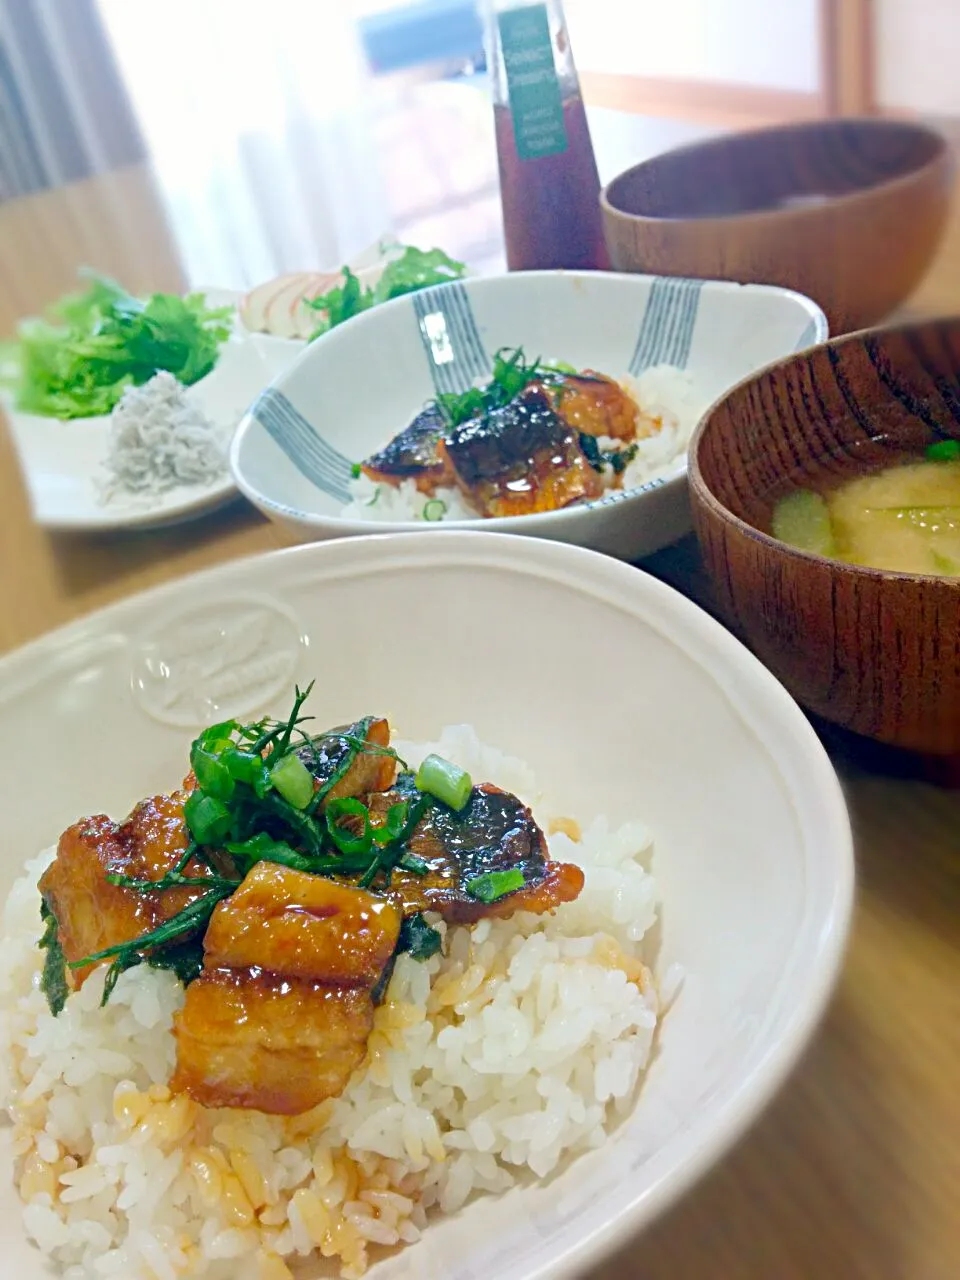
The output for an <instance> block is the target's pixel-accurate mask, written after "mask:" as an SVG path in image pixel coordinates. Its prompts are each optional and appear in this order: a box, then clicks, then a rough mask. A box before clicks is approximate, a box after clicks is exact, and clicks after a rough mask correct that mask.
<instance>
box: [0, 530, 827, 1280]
mask: <svg viewBox="0 0 960 1280" xmlns="http://www.w3.org/2000/svg"><path fill="white" fill-rule="evenodd" d="M313 676H316V677H317V678H318V685H317V689H316V692H315V694H314V699H313V704H314V705H313V710H314V711H315V713H316V714H317V715H318V716H319V717H320V719H321V721H324V720H326V721H327V722H328V723H336V722H337V721H341V722H342V721H344V720H347V719H350V718H351V717H355V716H356V715H357V714H360V713H364V714H366V713H368V712H370V711H371V710H375V711H378V712H382V713H384V714H387V715H389V716H390V718H391V720H392V721H393V723H394V724H395V726H396V728H397V730H398V731H399V732H400V733H402V734H403V735H406V736H410V737H414V738H427V737H430V736H431V735H432V734H434V733H435V732H436V730H437V729H438V728H439V727H440V726H441V725H443V724H445V723H450V722H455V721H459V720H466V721H471V722H473V723H474V724H475V725H476V727H477V729H478V731H479V733H480V735H481V736H482V737H483V738H484V739H485V740H487V741H489V742H491V743H493V744H496V745H499V746H501V747H502V748H503V749H504V750H506V751H509V752H512V753H515V754H517V755H520V756H522V757H524V758H526V759H527V760H529V761H530V762H531V764H532V765H533V766H534V768H535V770H536V772H537V774H538V776H539V778H540V779H541V780H542V782H543V783H544V784H545V786H546V790H547V793H548V795H547V801H548V804H549V805H553V806H555V807H556V808H557V809H558V811H560V810H562V811H563V812H567V813H573V814H579V815H582V816H583V817H589V816H591V815H592V814H594V813H596V812H598V811H602V812H605V813H608V814H609V815H610V816H611V818H612V819H613V820H614V821H616V822H619V821H622V820H625V819H626V818H628V817H636V816H640V817H641V818H643V819H645V820H646V821H647V822H648V823H649V825H650V826H651V828H652V830H653V832H654V834H655V837H656V853H655V860H654V872H655V874H656V877H657V881H658V885H659V888H660V893H661V897H662V901H663V910H662V942H661V946H660V951H659V966H660V967H661V969H663V968H665V967H666V966H668V965H670V964H671V963H673V962H675V961H676V962H680V963H681V964H682V965H683V966H684V968H685V970H686V979H685V983H684V986H683V988H682V990H681V993H680V996H679V998H678V1000H677V1002H676V1004H675V1005H674V1006H673V1008H672V1009H671V1010H670V1011H669V1013H668V1014H667V1016H666V1019H665V1021H664V1023H663V1027H662V1033H661V1038H660V1046H659V1052H658V1055H657V1057H656V1060H655V1061H654V1063H653V1065H652V1067H651V1069H650V1072H649V1074H648V1076H647V1079H646V1081H645V1084H644V1087H643V1089H642V1091H641V1093H640V1097H639V1101H638V1103H637V1105H636V1107H635V1109H634V1110H633V1112H632V1113H631V1114H630V1115H629V1117H628V1118H627V1119H626V1120H625V1121H624V1123H623V1124H621V1125H620V1126H619V1128H617V1129H616V1130H615V1132H614V1133H613V1135H612V1136H611V1137H610V1139H609V1140H608V1142H607V1143H606V1145H605V1146H604V1147H603V1149H602V1150H600V1151H598V1152H596V1153H594V1154H591V1155H589V1156H587V1157H585V1158H582V1159H580V1160H578V1161H576V1162H575V1163H574V1164H573V1165H571V1166H570V1167H569V1168H567V1169H566V1170H565V1171H564V1172H562V1173H561V1174H559V1175H558V1176H557V1177H555V1178H553V1179H551V1180H550V1181H549V1182H547V1183H545V1184H542V1185H537V1186H533V1187H529V1188H526V1189H524V1190H522V1191H519V1192H514V1193H511V1194H510V1195H508V1196H506V1197H503V1198H496V1199H490V1198H487V1199H480V1200H478V1201H476V1202H475V1203H474V1204H472V1205H470V1206H468V1208H467V1209H466V1210H465V1211H463V1212H461V1213H459V1214H457V1215H456V1216H455V1217H453V1218H451V1219H450V1220H448V1221H445V1222H442V1223H439V1222H438V1223H435V1224H433V1225H432V1226H431V1227H430V1228H429V1229H428V1230H427V1232H426V1233H425V1236H424V1238H423V1240H422V1241H421V1242H420V1243H419V1244H417V1245H416V1246H414V1247H412V1248H410V1249H408V1250H406V1251H404V1252H402V1253H400V1254H399V1255H398V1256H396V1257H393V1258H390V1259H388V1260H385V1261H383V1262H381V1263H379V1264H378V1265H377V1266H376V1267H375V1268H374V1269H373V1271H372V1273H371V1280H429V1278H432V1277H437V1278H438V1280H439V1278H441V1277H442V1278H443V1280H476V1278H478V1277H496V1278H497V1280H534V1278H535V1277H536V1278H537V1280H544V1278H545V1277H558V1276H566V1275H570V1274H572V1273H573V1272H575V1271H576V1270H577V1269H580V1268H583V1267H585V1266H587V1265H589V1264H591V1263H595V1262H597V1261H598V1260H599V1259H600V1257H601V1256H602V1254H603V1253H604V1252H605V1251H607V1250H609V1249H612V1248H613V1247H614V1246H615V1245H617V1244H618V1243H619V1242H621V1241H622V1240H623V1238H624V1237H625V1236H626V1235H628V1234H629V1233H630V1232H632V1231H635V1230H637V1229H639V1228H641V1227H643V1226H644V1225H646V1224H647V1223H649V1222H650V1221H651V1220H652V1219H653V1218H655V1217H656V1216H658V1215H659V1214H660V1213H661V1212H662V1211H663V1210H664V1208H665V1207H666V1206H667V1205H668V1204H669V1203H670V1202H671V1201H672V1200H674V1199H675V1198H676V1197H677V1196H678V1195H679V1194H680V1193H681V1192H683V1191H684V1190H685V1189H686V1188H687V1187H689V1186H690V1184H691V1183H692V1182H693V1181H694V1180H695V1179H696V1178H698V1177H699V1176H700V1175H702V1174H703V1173H704V1172H705V1170H706V1169H707V1168H709V1166H710V1165H711V1164H712V1163H713V1162H714V1161H716V1160H717V1159H718V1157H719V1156H720V1155H721V1154H722V1153H723V1152H724V1151H725V1150H726V1149H727V1148H728V1147H729V1146H730V1144H731V1143H732V1142H733V1141H734V1140H735V1139H736V1138H737V1137H738V1136H739V1135H740V1134H741V1133H742V1132H743V1130H744V1129H745V1128H746V1126H747V1125H748V1124H749V1123H750V1122H751V1121H752V1120H753V1119H754V1118H755V1117H756V1116H757V1114H758V1112H759V1111H760V1109H761V1108H762V1107H763V1106H764V1105H765V1104H766V1103H767V1102H768V1101H769V1099H770V1097H771V1095H772V1094H773V1093H774V1091H775V1090H776V1088H777V1087H778V1085H779V1084H780V1083H781V1081H782V1080H783V1078H784V1076H785V1075H786V1073H787V1071H788V1070H789V1069H790V1067H791V1066H792V1065H793V1063H794V1062H795V1061H796V1059H797V1056H798V1055H799V1053H800V1051H801V1049H802V1048H803V1046H804V1045H805V1043H806V1041H807V1040H808V1038H809V1036H810V1034H811V1031H812V1029H813V1027H814V1025H815V1023H816V1021H817V1019H818V1018H819V1016H820V1013H821V1011H822V1009H823V1007H824V1004H825V1001H826V999H827V997H828V995H829V992H830V989H831V987H832V984H833V982H834V979H835V977H836V974H837V970H838V966H839V963H840V958H841V953H842V948H843V942H844V937H845V934H846V930H847V926H848V921H849V914H850V905H851V889H852V854H851V839H850V829H849V823H848V820H847V815H846V811H845V808H844V803H843V798H842V795H841V792H840V788H839V786H838V783H837V779H836V776H835V774H834V772H833V769H832V768H831V766H830V763H829V761H828V760H827V757H826V755H825V753H824V751H823V749H822V747H821V746H820V744H819V742H818V741H817V739H816V737H815V736H814V734H813V732H812V730H811V729H810V726H809V725H808V723H807V721H806V720H805V718H804V717H803V715H802V714H801V713H800V711H799V710H798V709H797V707H796V706H795V704H794V703H793V702H792V700H791V699H790V698H789V696H788V695H787V694H786V693H785V691H784V690H783V688H782V687H781V686H780V685H779V684H777V682H776V681H775V680H774V679H773V677H772V676H771V675H770V674H769V673H768V672H767V671H766V670H765V668H764V667H762V666H761V664H760V663H759V662H758V661H757V660H756V659H755V658H754V657H752V656H751V655H750V654H749V653H748V652H747V650H746V649H745V648H744V647H743V646H742V645H740V644H739V643H738V642H737V641H736V640H735V639H734V638H733V637H732V636H731V635H730V634H729V633H728V632H726V631H725V630H723V629H722V628H721V627H720V626H719V624H718V623H716V622H714V621H713V620H712V619H711V618H709V617H708V616H707V615H706V614H704V613H703V612H701V611H700V610H698V609H697V608H696V607H695V606H694V605H692V604H691V603H690V602H689V601H687V600H685V599H684V598H682V597H681V596H679V595H678V594H677V593H676V592H674V591H671V590H670V589H669V588H668V587H665V586H663V584H661V583H659V582H657V581H655V580H654V579H652V578H650V577H648V576H646V575H645V574H642V573H639V572H637V571H636V570H633V569H630V568H628V567H627V566H625V565H622V564H618V563H617V562H616V561H615V560H612V559H609V558H606V557H602V556H597V555H593V554H590V553H588V552H585V551H581V550H579V549H578V548H574V547H567V546H562V545H559V544H555V543H550V542H544V541H533V540H530V539H519V538H508V537H503V536H486V535H478V534H476V533H472V534H471V533H455V532H449V531H446V530H442V529H441V530H431V531H429V532H422V533H420V534H417V535H409V536H404V537H387V538H383V537H381V538H368V539H350V540H342V541H338V542H334V543H328V544H326V545H321V546H307V547H298V548H294V549H292V550H290V551H284V552H279V553H275V554H272V555H268V556H261V557H258V558H255V559H251V560H247V561H240V562H235V563H233V564H229V565H225V566H223V567H221V568H218V569H216V570H214V571H212V572H208V573H204V574H202V575H199V576H197V577H193V578H188V579H185V580H182V581H180V582H177V583H174V584H172V585H170V586H167V587H163V588H161V589H160V590H156V591H152V592H150V593H148V594H146V595H142V596H139V597H136V598H135V599H131V600H128V601H125V602H123V603H121V604H119V605H115V606H114V607H112V608H110V609H108V610H105V611H104V612H102V613H99V614H95V615H93V616H92V617H89V618H87V619H84V620H82V621H80V622H77V623H75V624H73V625H72V626H69V627H67V628H65V629H64V630H61V631H58V632H55V633H53V634H52V635H50V636H47V637H46V638H45V639H42V640H40V641H38V642H36V643H35V644H33V645H31V646H29V647H28V648H25V649H23V650H21V651H20V652H18V653H15V654H13V655H11V656H10V657H8V658H6V659H5V660H3V661H2V662H0V730H2V733H3V738H4V741H6V742H8V743H16V750H14V751H8V752H7V757H6V759H5V764H4V770H3V785H4V789H5V794H4V799H5V800H6V803H5V805H4V839H3V846H2V851H0V891H5V890H6V888H7V887H8V886H9V884H10V882H11V881H12V879H13V878H14V876H15V875H16V874H17V871H18V866H19V864H20V863H21V862H22V860H23V859H25V858H26V857H27V856H28V855H30V854H32V853H33V852H35V851H36V850H37V849H39V848H41V847H43V846H45V845H48V844H49V843H50V842H51V841H52V840H54V839H55V838H56V837H57V835H58V833H59V832H60V831H61V830H62V829H63V828H64V827H65V826H67V825H68V824H69V823H71V822H73V821H74V820H75V819H76V818H77V817H78V816H79V815H81V814H86V813H91V812H110V813H113V814H115V815H120V814H123V813H125V812H126V811H127V810H128V809H129V807H130V806H131V804H132V802H134V801H135V800H136V799H137V798H138V797H140V796H142V795H145V794H149V793H150V792H152V791H153V790H155V789H162V788H167V787H169V786H170V785H171V783H172V782H176V780H177V779H179V778H180V777H181V776H182V775H183V770H184V760H185V759H186V754H187V750H188V743H189V741H190V738H191V737H192V734H193V731H194V730H195V729H196V728H197V727H198V726H199V725H200V724H201V723H204V722H209V720H210V718H215V719H220V718H222V717H226V716H231V715H234V714H236V715H242V716H244V717H246V716H248V715H250V714H253V713H256V712H259V711H265V710H268V709H269V710H272V711H274V712H277V711H280V710H281V709H284V710H286V709H287V708H288V707H289V694H290V690H291V688H292V684H293V682H294V680H297V681H299V682H301V683H304V682H305V681H307V680H308V679H310V678H311V677H313ZM92 735H95V736H92ZM94 744H96V745H94ZM2 1158H5V1157H3V1156H2V1155H0V1159H2ZM769 1176H770V1178H771V1179H776V1178H777V1177H778V1176H779V1171H778V1170H777V1169H776V1168H775V1167H774V1168H771V1169H770V1171H769ZM812 1176H815V1171H813V1174H812ZM3 1182H4V1185H3V1187H2V1190H0V1256H2V1257H3V1258H4V1260H5V1261H4V1263H3V1270H4V1272H5V1274H8V1275H11V1276H16V1277H18V1280H44V1278H45V1277H48V1275H49V1273H48V1272H47V1271H46V1269H45V1268H44V1267H43V1265H42V1264H41V1261H40V1258H39V1255H38V1254H37V1253H36V1252H35V1251H34V1250H33V1249H32V1248H31V1247H30V1246H29V1245H28V1243H27V1241H26V1239H25V1237H24V1234H23V1231H22V1228H21V1225H20V1218H19V1211H18V1207H17V1202H16V1197H15V1195H14V1192H13V1190H12V1188H11V1187H10V1185H9V1182H8V1181H7V1179H6V1178H4V1180H3ZM640 1247H642V1246H640ZM308 1274H315V1272H313V1271H309V1272H308ZM328 1274H329V1273H328Z"/></svg>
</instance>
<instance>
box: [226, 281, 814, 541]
mask: <svg viewBox="0 0 960 1280" xmlns="http://www.w3.org/2000/svg"><path fill="white" fill-rule="evenodd" d="M826 336H827V322H826V318H825V317H824V315H823V312H822V311H821V310H820V308H819V307H818V306H817V305H816V303H814V302H811V301H810V299H809V298H804V297H802V296H801V295H800V294H797V293H791V292H790V291H789V290H788V289H779V288H775V287H773V286H767V285H737V284H729V283H725V282H721V281H709V280H708V281H703V280H681V279H672V278H665V277H656V276H643V275H617V274H616V273H614V272H600V273H589V272H564V271H531V272H519V273H514V274H510V275H504V276H492V277H486V278H477V279H468V280H464V281H459V282H456V283H454V284H445V285H439V286H437V287H435V288H431V289H425V290H423V291H422V292H420V293H416V294H413V295H411V296H409V297H405V298H397V299H395V300H394V301H393V302H388V303H385V304H384V305H383V306H380V307H376V308H374V309H373V310H371V311H367V312H364V313H362V314H361V315H359V316H357V317H356V318H355V319H353V320H350V321H348V322H347V323H346V324H345V325H342V326H340V327H339V328H336V329H333V330H332V331H331V332H330V333H328V334H325V335H324V336H323V337H321V338H319V339H318V340H317V341H315V342H313V343H311V344H310V346H309V347H308V348H307V349H306V350H305V351H304V353H303V355H302V356H301V357H300V359H299V360H298V361H297V362H296V364H294V365H293V366H292V368H290V369H289V370H288V371H287V372H286V373H285V374H283V375H282V376H281V377H280V378H278V379H277V381H276V383H275V384H274V386H273V387H272V388H270V390H269V391H268V392H267V393H266V394H265V395H264V396H262V397H261V398H260V400H259V401H258V402H257V403H256V404H255V405H253V407H252V408H251V410H250V413H249V415H248V416H247V417H246V418H245V419H244V421H243V422H242V423H241V425H240V428H239V430H238V431H237V433H236V435H235V437H234V441H233V448H232V450H231V455H230V463H231V467H232V469H233V474H234V476H235V478H236V481H237V484H238V486H239V488H240V490H241V492H243V493H244V494H245V495H246V496H247V497H248V498H249V499H250V501H251V502H253V503H254V504H255V505H256V506H258V507H259V508H260V509H261V510H262V511H264V512H265V513H266V514H267V515H268V516H271V517H272V518H273V519H275V520H279V521H281V522H282V523H284V524H286V525H287V526H288V527H289V528H290V529H291V530H292V531H293V532H294V533H295V534H296V535H297V536H299V537H300V538H332V537H342V536H343V535H345V534H364V533H372V532H384V531H394V532H398V531H402V530H410V529H416V528H420V529H422V528H424V523H423V521H419V522H418V523H411V522H409V521H407V522H394V523H390V524H387V523H380V522H378V523H371V522H368V521H363V520H357V519H347V518H345V517H344V515H343V506H344V502H345V500H346V499H347V497H348V492H347V484H348V481H349V476H350V466H351V464H352V463H354V462H359V461H360V460H361V459H363V458H365V457H368V456H369V455H370V454H371V453H373V452H374V451H375V450H377V449H380V448H382V447H383V446H384V445H385V444H386V443H387V441H388V440H389V439H390V438H391V437H392V436H394V435H395V434H396V433H397V432H398V431H399V430H400V429H401V428H402V427H404V426H406V425H407V424H408V423H409V422H410V420H411V419H412V418H413V416H414V415H415V414H416V413H418V412H419V410H420V409H421V408H422V407H423V405H424V404H425V403H426V402H427V401H428V400H429V399H432V398H433V397H434V396H435V395H436V394H437V393H438V392H444V391H463V390H466V389H467V387H469V386H470V385H471V384H472V383H473V382H474V381H475V380H476V379H477V378H487V379H488V378H489V376H490V371H491V363H492V355H493V353H494V352H496V351H497V350H498V349H499V348H501V347H517V346H523V347H524V348H525V350H526V353H527V355H528V357H531V358H532V357H535V356H541V357H543V358H544V359H553V360H565V361H568V362H569V363H572V364H574V365H576V366H577V367H578V368H592V369H597V370H600V371H601V372H603V373H608V374H612V375H614V376H621V375H623V374H627V373H629V374H633V375H639V374H642V373H643V372H644V371H645V370H647V369H650V368H651V367H653V366H656V365H659V364H669V365H674V366H676V367H679V368H681V369H684V370H685V371H686V372H687V373H688V374H689V376H690V378H691V380H692V384H693V385H692V389H691V393H690V398H691V402H692V404H693V405H694V406H695V409H696V410H699V411H702V410H703V409H705V408H706V407H707V406H708V405H709V404H710V403H711V402H712V401H713V400H715V399H716V398H717V397H719V396H721V395H722V394H723V393H724V392H726V391H727V390H729V388H730V387H732V386H733V385H734V383H736V382H738V381H739V380H740V379H741V378H744V377H746V376H747V375H748V374H750V373H753V372H755V371H756V370H757V369H759V368H761V367H762V366H763V365H765V364H767V363H769V362H770V361H772V360H777V359H779V358H781V357H783V356H786V355H789V354H790V353H791V352H793V351H795V350H798V349H799V348H801V347H805V346H810V345H811V344H813V343H815V342H820V341H822V340H823V339H824V338H825V337H826ZM693 416H694V417H695V416H696V411H695V412H694V414H693ZM428 527H429V526H428ZM432 527H433V528H437V527H439V526H438V525H434V526H432ZM443 527H444V528H447V529H450V528H456V527H460V528H477V527H479V528H481V529H483V530H484V531H486V532H504V533H506V532H509V533H524V534H532V535H534V536H537V537H542V538H554V539H557V540H559V541H562V542H574V543H578V544H579V545H581V546H585V547H591V548H593V549H594V550H596V551H605V552H608V553H609V554H611V555H616V556H620V557H622V558H623V559H627V560H633V559H636V558H638V557H639V556H642V555H648V554H650V553H651V552H653V551H656V550H657V549H658V548H660V547H662V546H666V545H667V544H668V543H670V542H672V541H674V540H675V539H676V538H679V537H681V536H682V535H683V534H684V533H686V532H688V531H689V529H690V512H689V507H688V503H687V478H686V452H685V451H683V452H682V453H681V455H680V456H679V457H678V458H677V459H676V461H675V463H674V464H672V465H671V467H670V468H669V470H668V472H667V473H665V474H663V475H660V476H659V477H657V478H656V479H652V480H650V481H649V482H648V483H646V484H644V485H641V486H640V487H639V488H635V489H631V490H628V491H615V492H608V493H607V494H606V495H605V496H604V497H602V498H600V499H598V500H597V501H596V502H589V503H584V504H581V505H579V506H571V507H567V508H565V509H564V510H562V511H552V512H549V513H547V514H545V515H529V516H514V517H510V518H505V519H494V520H471V521H459V522H454V521H444V522H443Z"/></svg>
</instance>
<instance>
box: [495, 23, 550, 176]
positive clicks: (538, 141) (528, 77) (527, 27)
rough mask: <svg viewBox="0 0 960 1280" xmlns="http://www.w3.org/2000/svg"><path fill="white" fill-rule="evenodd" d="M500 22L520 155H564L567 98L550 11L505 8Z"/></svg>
mask: <svg viewBox="0 0 960 1280" xmlns="http://www.w3.org/2000/svg"><path fill="white" fill-rule="evenodd" d="M497 22H498V25H499V27H500V47H501V49H502V50H503V61H504V66H505V67H506V70H507V92H508V94H509V96H510V110H511V113H512V115H513V136H514V140H515V141H516V144H517V155H518V156H519V157H520V159H521V160H536V159H538V158H539V157H541V156H553V155H557V154H558V153H559V152H561V151H566V149H567V130H566V126H565V125H564V121H563V96H562V94H561V92H560V81H559V80H558V79H557V71H556V67H555V65H554V61H553V44H552V43H551V40H550V22H549V19H548V18H547V6H546V5H545V4H528V5H523V6H522V7H520V8H518V9H507V10H506V11H505V12H503V13H501V14H499V15H498V18H497Z"/></svg>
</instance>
